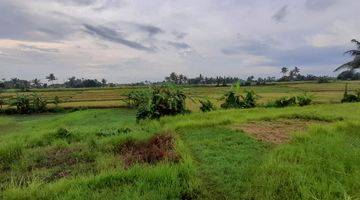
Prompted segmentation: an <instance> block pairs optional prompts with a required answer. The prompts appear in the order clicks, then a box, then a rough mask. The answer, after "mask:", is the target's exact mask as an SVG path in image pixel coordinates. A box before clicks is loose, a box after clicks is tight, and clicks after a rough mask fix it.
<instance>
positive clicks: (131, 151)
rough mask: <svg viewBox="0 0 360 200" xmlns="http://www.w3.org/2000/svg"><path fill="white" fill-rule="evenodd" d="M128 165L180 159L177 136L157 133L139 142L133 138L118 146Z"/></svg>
mask: <svg viewBox="0 0 360 200" xmlns="http://www.w3.org/2000/svg"><path fill="white" fill-rule="evenodd" d="M117 151H118V152H119V153H120V155H121V156H122V159H123V161H124V164H125V166H126V167H129V166H132V165H134V164H136V163H148V164H156V163H158V162H160V161H163V160H167V161H172V162H177V161H179V159H180V158H179V156H178V155H177V153H176V151H175V138H174V137H173V136H171V135H169V134H161V135H155V136H153V137H151V138H150V139H148V140H146V141H141V142H137V141H135V140H133V139H129V140H127V141H126V142H125V143H123V144H121V145H120V146H119V147H117Z"/></svg>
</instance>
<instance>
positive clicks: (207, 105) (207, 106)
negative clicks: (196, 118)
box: [199, 99, 215, 112]
mask: <svg viewBox="0 0 360 200" xmlns="http://www.w3.org/2000/svg"><path fill="white" fill-rule="evenodd" d="M199 102H200V104H201V106H200V110H201V111H202V112H210V111H212V110H215V106H214V104H213V103H212V102H211V101H210V100H209V99H206V100H199Z"/></svg>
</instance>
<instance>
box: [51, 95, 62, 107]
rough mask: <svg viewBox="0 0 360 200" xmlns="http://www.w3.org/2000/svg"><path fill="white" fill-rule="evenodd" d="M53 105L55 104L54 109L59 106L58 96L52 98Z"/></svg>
mask: <svg viewBox="0 0 360 200" xmlns="http://www.w3.org/2000/svg"><path fill="white" fill-rule="evenodd" d="M53 103H54V104H55V106H56V107H57V106H58V105H59V103H61V100H60V98H59V96H55V97H54V101H53Z"/></svg>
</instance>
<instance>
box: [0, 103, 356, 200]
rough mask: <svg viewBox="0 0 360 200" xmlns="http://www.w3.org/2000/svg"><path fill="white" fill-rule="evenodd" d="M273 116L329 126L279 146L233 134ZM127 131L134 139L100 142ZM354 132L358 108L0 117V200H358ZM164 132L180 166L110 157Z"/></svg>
mask: <svg viewBox="0 0 360 200" xmlns="http://www.w3.org/2000/svg"><path fill="white" fill-rule="evenodd" d="M277 118H289V119H291V118H302V119H309V120H319V121H326V122H328V123H320V124H318V125H312V126H311V127H310V129H309V130H308V131H307V132H306V133H302V134H293V135H294V136H293V139H292V140H291V142H290V143H287V144H280V145H274V144H269V143H266V142H261V141H258V140H256V139H254V138H253V137H250V136H249V135H247V134H246V133H244V132H241V131H235V130H233V129H232V128H231V127H232V126H233V125H236V126H241V124H242V123H246V122H247V121H254V120H274V119H277ZM59 128H64V129H66V130H68V132H65V133H63V132H58V130H59ZM123 128H128V129H130V130H131V131H130V132H127V133H125V132H124V133H123V132H119V133H117V132H116V131H115V133H116V134H99V132H107V131H109V132H111V133H113V132H114V131H113V130H117V129H123ZM358 130H360V104H359V103H354V104H321V105H312V106H306V107H289V108H281V109H276V108H269V109H266V108H255V109H248V110H218V111H214V112H209V113H193V114H189V115H179V116H174V117H165V118H161V119H160V120H158V121H157V120H155V121H143V122H141V123H139V124H137V123H136V120H135V111H134V110H128V109H105V110H83V111H77V112H72V113H64V114H42V115H30V116H21V115H12V116H0V199H186V198H187V199H190V198H198V199H359V198H360V192H359V191H360V181H359V180H360V133H359V131H358ZM158 133H170V134H172V135H174V136H175V138H176V144H175V147H176V151H177V152H178V154H179V155H180V156H181V161H180V162H179V163H170V162H167V161H163V162H160V163H158V164H156V165H149V164H145V165H144V164H137V165H135V166H132V167H130V168H129V167H126V166H124V164H123V163H122V159H121V155H119V154H117V153H116V151H114V149H115V148H116V147H117V146H118V145H119V144H122V143H123V142H124V141H127V140H128V139H129V138H133V139H136V140H143V139H146V138H149V137H151V136H153V135H154V134H158ZM69 161H71V162H69Z"/></svg>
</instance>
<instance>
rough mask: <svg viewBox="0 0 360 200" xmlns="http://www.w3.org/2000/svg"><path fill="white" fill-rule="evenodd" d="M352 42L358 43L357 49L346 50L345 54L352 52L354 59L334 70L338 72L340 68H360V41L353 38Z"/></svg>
mask: <svg viewBox="0 0 360 200" xmlns="http://www.w3.org/2000/svg"><path fill="white" fill-rule="evenodd" d="M351 42H352V43H354V44H355V45H356V48H357V49H352V50H349V51H347V52H345V54H350V55H351V56H353V57H354V60H353V61H350V62H348V63H345V64H343V65H341V66H340V67H338V68H336V69H335V70H334V72H336V71H338V70H340V69H346V68H347V69H350V70H354V69H359V68H360V42H359V41H357V40H355V39H352V40H351Z"/></svg>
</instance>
